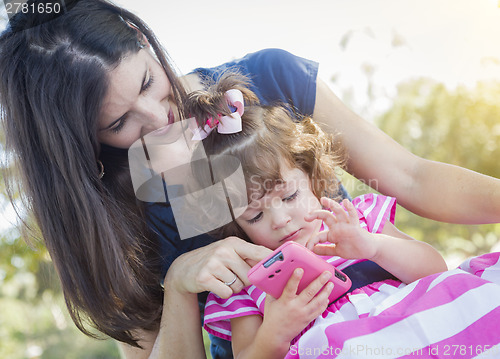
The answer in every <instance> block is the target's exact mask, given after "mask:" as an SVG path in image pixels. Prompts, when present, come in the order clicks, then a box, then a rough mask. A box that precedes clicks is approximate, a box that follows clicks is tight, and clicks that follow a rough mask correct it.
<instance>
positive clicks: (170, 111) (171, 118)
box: [168, 108, 175, 125]
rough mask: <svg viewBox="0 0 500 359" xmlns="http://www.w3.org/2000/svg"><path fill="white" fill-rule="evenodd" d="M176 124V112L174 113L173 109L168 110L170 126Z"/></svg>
mask: <svg viewBox="0 0 500 359" xmlns="http://www.w3.org/2000/svg"><path fill="white" fill-rule="evenodd" d="M174 122H175V117H174V112H173V111H172V108H170V109H169V110H168V124H169V125H171V124H173V123H174Z"/></svg>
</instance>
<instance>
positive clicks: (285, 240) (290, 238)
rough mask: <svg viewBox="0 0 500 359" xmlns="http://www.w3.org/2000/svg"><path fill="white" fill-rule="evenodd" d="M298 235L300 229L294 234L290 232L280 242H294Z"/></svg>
mask: <svg viewBox="0 0 500 359" xmlns="http://www.w3.org/2000/svg"><path fill="white" fill-rule="evenodd" d="M299 234H300V229H297V230H296V231H295V232H292V233H290V234H289V235H287V236H286V237H284V238H283V239H282V240H281V241H280V242H288V241H294V240H296V239H297V238H298V237H299Z"/></svg>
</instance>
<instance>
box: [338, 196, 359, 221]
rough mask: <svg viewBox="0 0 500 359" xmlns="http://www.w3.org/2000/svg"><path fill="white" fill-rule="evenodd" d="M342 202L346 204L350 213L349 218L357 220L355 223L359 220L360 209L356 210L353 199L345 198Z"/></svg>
mask: <svg viewBox="0 0 500 359" xmlns="http://www.w3.org/2000/svg"><path fill="white" fill-rule="evenodd" d="M342 204H343V205H344V207H345V209H346V210H347V214H348V215H349V218H350V219H351V220H352V221H355V223H357V222H359V216H358V211H357V210H356V208H355V207H354V205H353V204H352V203H351V201H349V200H347V199H344V200H343V201H342Z"/></svg>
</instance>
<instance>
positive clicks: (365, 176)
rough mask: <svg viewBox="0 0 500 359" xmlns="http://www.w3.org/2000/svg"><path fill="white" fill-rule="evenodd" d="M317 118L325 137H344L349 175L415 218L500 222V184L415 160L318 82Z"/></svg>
mask: <svg viewBox="0 0 500 359" xmlns="http://www.w3.org/2000/svg"><path fill="white" fill-rule="evenodd" d="M313 116H314V119H315V121H317V122H318V123H320V124H321V125H322V127H323V129H325V130H326V131H329V132H338V133H340V134H341V135H342V140H343V142H344V144H345V146H346V149H347V152H348V157H349V160H348V164H347V170H348V171H349V173H351V174H352V175H353V176H355V177H356V178H358V179H360V180H362V181H364V182H365V183H366V184H368V185H369V186H371V187H372V188H374V189H375V190H377V191H379V192H381V193H383V194H385V195H388V196H392V197H395V198H397V199H398V203H399V204H401V205H402V206H404V207H405V208H407V209H408V210H410V211H412V212H413V213H416V214H418V215H420V216H423V217H427V218H431V219H434V220H438V221H443V222H451V223H463V224H480V223H496V222H499V221H500V179H497V178H493V177H489V176H485V175H481V174H479V173H476V172H473V171H470V170H467V169H464V168H462V167H458V166H453V165H449V164H445V163H441V162H434V161H429V160H425V159H422V158H420V157H418V156H415V155H413V154H412V153H410V152H409V151H407V150H406V149H405V148H403V147H402V146H401V145H399V144H398V143H397V142H396V141H394V140H393V139H392V138H390V137H389V136H388V135H386V134H385V133H384V132H382V131H381V130H380V129H379V128H377V127H376V126H375V125H373V124H372V123H370V122H368V121H365V120H363V119H362V118H360V117H359V116H357V115H356V114H355V113H353V112H352V111H351V110H350V109H349V108H347V107H346V106H345V105H344V104H343V103H342V102H341V101H340V100H339V99H338V98H337V97H336V96H335V95H334V94H333V92H332V91H331V90H330V89H329V88H328V86H327V85H326V84H325V83H324V82H322V81H321V80H319V79H318V82H317V93H316V105H315V108H314V115H313ZM464 204H467V205H464Z"/></svg>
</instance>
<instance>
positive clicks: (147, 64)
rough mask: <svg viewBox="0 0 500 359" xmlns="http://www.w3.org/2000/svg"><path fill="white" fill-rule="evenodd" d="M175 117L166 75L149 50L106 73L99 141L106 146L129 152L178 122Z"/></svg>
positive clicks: (122, 62) (130, 56)
mask: <svg viewBox="0 0 500 359" xmlns="http://www.w3.org/2000/svg"><path fill="white" fill-rule="evenodd" d="M176 116H178V114H177V107H176V105H175V103H174V99H173V94H172V87H171V85H170V82H169V81H168V78H167V75H166V74H165V71H164V70H163V68H162V67H161V65H160V63H159V62H158V61H157V60H156V59H155V58H154V57H153V55H152V54H151V52H150V50H149V48H144V49H141V50H140V51H139V52H137V53H134V54H130V55H128V56H127V57H125V58H124V59H123V60H122V61H121V63H120V64H119V65H118V66H117V67H116V68H115V69H113V70H112V71H111V72H110V73H109V88H108V92H107V94H106V96H105V98H104V102H103V106H102V109H101V114H100V118H99V129H98V139H99V142H101V143H104V144H106V145H110V146H113V147H118V148H129V147H130V146H131V145H132V144H133V143H134V142H135V141H137V140H138V139H140V138H141V137H142V136H144V135H146V134H147V133H150V132H152V131H155V130H158V129H162V128H164V127H165V126H167V125H169V124H171V123H173V122H174V121H176V120H178V118H176ZM162 130H163V131H165V130H168V127H167V128H166V129H162Z"/></svg>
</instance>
